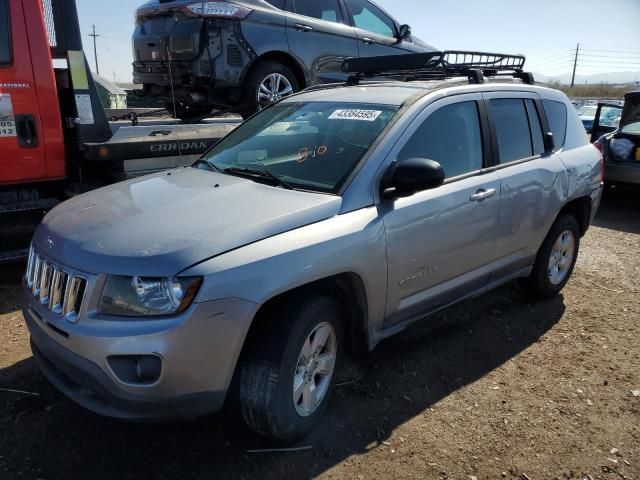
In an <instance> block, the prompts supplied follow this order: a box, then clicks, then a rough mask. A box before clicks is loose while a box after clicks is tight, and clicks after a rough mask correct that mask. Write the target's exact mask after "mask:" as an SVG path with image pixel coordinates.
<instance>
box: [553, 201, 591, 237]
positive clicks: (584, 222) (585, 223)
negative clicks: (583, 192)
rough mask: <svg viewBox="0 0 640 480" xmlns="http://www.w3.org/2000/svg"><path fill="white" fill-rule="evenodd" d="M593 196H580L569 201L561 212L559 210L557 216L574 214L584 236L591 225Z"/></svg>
mask: <svg viewBox="0 0 640 480" xmlns="http://www.w3.org/2000/svg"><path fill="white" fill-rule="evenodd" d="M591 208H592V207H591V197H588V196H583V197H578V198H575V199H573V200H571V201H570V202H568V203H567V204H566V205H565V206H564V207H562V209H561V210H560V212H558V216H557V217H556V219H557V218H560V216H561V215H564V214H568V215H571V216H573V217H574V218H575V219H576V220H577V222H578V225H579V226H580V235H581V236H584V234H585V233H587V230H588V229H589V226H590V221H591Z"/></svg>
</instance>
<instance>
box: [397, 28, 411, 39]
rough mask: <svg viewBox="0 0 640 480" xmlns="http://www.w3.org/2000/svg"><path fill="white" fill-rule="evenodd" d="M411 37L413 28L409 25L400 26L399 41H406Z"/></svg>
mask: <svg viewBox="0 0 640 480" xmlns="http://www.w3.org/2000/svg"><path fill="white" fill-rule="evenodd" d="M410 36H411V27H410V26H409V25H406V24H405V25H400V28H399V29H398V39H399V40H405V39H407V38H409V37H410Z"/></svg>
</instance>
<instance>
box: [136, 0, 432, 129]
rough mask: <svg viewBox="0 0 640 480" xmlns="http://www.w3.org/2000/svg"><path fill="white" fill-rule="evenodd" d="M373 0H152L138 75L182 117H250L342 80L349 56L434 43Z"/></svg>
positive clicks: (141, 18) (140, 38) (140, 17)
mask: <svg viewBox="0 0 640 480" xmlns="http://www.w3.org/2000/svg"><path fill="white" fill-rule="evenodd" d="M434 50H435V49H434V48H433V47H430V46H429V45H427V44H425V43H424V42H422V41H421V40H420V39H418V38H417V37H415V36H414V35H412V33H411V28H410V27H409V26H408V25H401V24H400V23H399V22H398V21H396V20H395V19H394V18H393V17H391V16H390V15H389V14H388V13H386V12H385V11H384V10H383V9H382V8H380V7H379V6H378V5H376V4H374V3H373V2H371V1H370V0H266V1H265V0H233V1H227V0H217V1H204V2H203V1H200V0H187V1H185V0H151V1H149V2H147V3H145V4H144V5H142V6H141V7H140V8H139V9H138V10H137V12H136V28H135V31H134V33H133V54H134V62H133V79H134V82H135V83H137V84H141V85H143V89H142V90H141V91H139V93H140V94H142V95H146V96H155V97H159V98H162V99H164V101H165V104H166V107H167V109H168V110H169V111H171V112H172V113H173V114H174V115H175V116H176V117H178V118H183V119H188V118H197V117H202V116H205V115H207V114H209V112H211V110H212V109H213V108H214V107H216V108H223V109H227V108H234V109H236V110H237V111H238V112H239V113H241V114H242V115H243V116H245V117H247V116H249V115H251V114H253V113H254V112H256V111H257V110H259V109H261V108H264V107H265V106H267V105H269V104H270V103H272V102H274V101H277V100H279V99H280V98H282V97H286V96H288V95H291V94H293V93H295V92H297V91H299V90H302V89H304V88H306V87H308V86H311V85H316V84H319V83H327V82H340V81H344V80H346V78H347V77H346V74H345V73H344V72H343V71H342V70H341V65H342V61H343V60H344V59H345V58H348V57H357V56H363V57H369V56H379V55H394V54H399V53H415V52H430V51H434Z"/></svg>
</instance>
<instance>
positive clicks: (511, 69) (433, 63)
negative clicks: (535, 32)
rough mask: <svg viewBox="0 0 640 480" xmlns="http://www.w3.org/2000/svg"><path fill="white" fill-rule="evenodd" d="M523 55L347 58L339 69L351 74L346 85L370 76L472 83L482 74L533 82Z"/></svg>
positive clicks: (456, 52) (459, 52)
mask: <svg viewBox="0 0 640 480" xmlns="http://www.w3.org/2000/svg"><path fill="white" fill-rule="evenodd" d="M525 60H526V59H525V57H524V55H507V54H503V53H488V52H472V51H464V50H446V51H442V52H429V53H413V54H405V55H390V56H383V57H360V58H355V57H354V58H347V59H346V60H345V61H344V62H343V63H342V71H343V72H345V73H351V74H352V75H351V76H350V77H349V79H348V80H347V83H348V84H349V85H357V84H358V83H360V81H362V80H364V79H368V78H373V77H383V78H385V79H395V80H401V81H405V82H409V81H415V80H444V79H447V78H454V77H467V78H469V80H470V81H471V82H473V83H484V77H496V76H511V77H514V78H519V79H521V80H522V81H523V82H524V83H526V84H529V85H532V84H533V83H534V79H533V74H532V73H530V72H525V71H524V70H523V69H524V62H525Z"/></svg>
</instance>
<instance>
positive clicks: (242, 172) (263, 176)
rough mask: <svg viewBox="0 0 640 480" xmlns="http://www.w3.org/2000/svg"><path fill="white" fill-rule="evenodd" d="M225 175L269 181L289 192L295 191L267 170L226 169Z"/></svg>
mask: <svg viewBox="0 0 640 480" xmlns="http://www.w3.org/2000/svg"><path fill="white" fill-rule="evenodd" d="M222 172H223V173H228V174H230V175H237V176H239V177H246V178H249V179H260V180H268V181H271V182H272V183H274V184H275V185H278V186H280V187H282V188H285V189H287V190H293V189H294V188H293V186H291V185H290V184H289V183H287V182H285V181H284V180H283V179H281V178H280V177H276V176H275V175H274V174H273V173H271V172H268V171H267V170H255V169H253V168H238V167H229V168H225V169H224V170H223V171H222Z"/></svg>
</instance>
